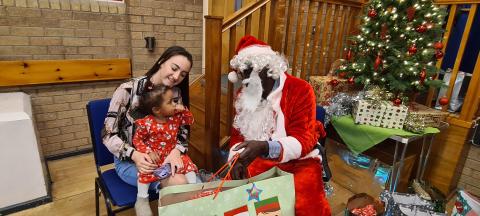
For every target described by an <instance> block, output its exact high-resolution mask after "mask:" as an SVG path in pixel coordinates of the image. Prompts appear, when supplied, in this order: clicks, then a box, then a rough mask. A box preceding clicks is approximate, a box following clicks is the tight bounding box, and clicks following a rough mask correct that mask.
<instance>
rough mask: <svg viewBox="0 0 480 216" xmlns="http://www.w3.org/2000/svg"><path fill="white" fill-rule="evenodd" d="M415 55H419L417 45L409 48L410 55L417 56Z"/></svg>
mask: <svg viewBox="0 0 480 216" xmlns="http://www.w3.org/2000/svg"><path fill="white" fill-rule="evenodd" d="M415 53H417V46H416V45H415V44H412V46H410V47H409V48H408V54H409V55H415Z"/></svg>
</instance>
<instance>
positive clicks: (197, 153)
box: [189, 76, 229, 168]
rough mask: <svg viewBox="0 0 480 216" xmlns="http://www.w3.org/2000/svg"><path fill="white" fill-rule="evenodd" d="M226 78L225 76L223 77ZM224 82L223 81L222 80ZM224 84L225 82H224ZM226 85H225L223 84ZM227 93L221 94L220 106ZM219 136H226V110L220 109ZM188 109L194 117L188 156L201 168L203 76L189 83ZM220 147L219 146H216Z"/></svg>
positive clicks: (202, 161)
mask: <svg viewBox="0 0 480 216" xmlns="http://www.w3.org/2000/svg"><path fill="white" fill-rule="evenodd" d="M224 79H226V77H225V78H224ZM224 83H225V82H224ZM225 84H226V83H225ZM224 86H226V85H224ZM226 104H227V95H226V94H225V93H223V94H221V107H227V105H226ZM220 110H221V113H220V128H221V131H220V136H221V137H227V136H228V134H229V132H228V133H227V128H228V127H227V118H226V117H227V110H226V109H220ZM190 111H191V112H192V113H193V116H194V117H195V123H194V124H193V125H192V127H191V131H190V139H189V144H190V145H189V156H190V157H191V158H192V160H193V161H194V162H195V164H197V166H199V167H201V168H205V167H206V161H205V158H204V157H203V155H204V153H203V152H204V150H203V149H204V146H205V144H206V143H205V77H203V76H201V77H200V78H198V79H197V80H195V81H194V82H193V83H192V84H190ZM218 147H220V146H218Z"/></svg>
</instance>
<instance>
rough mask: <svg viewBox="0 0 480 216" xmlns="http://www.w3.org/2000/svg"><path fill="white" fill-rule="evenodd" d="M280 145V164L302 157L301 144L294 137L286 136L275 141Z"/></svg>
mask: <svg viewBox="0 0 480 216" xmlns="http://www.w3.org/2000/svg"><path fill="white" fill-rule="evenodd" d="M276 141H278V142H280V143H281V144H282V149H283V157H282V160H281V161H280V163H286V162H288V161H291V160H294V159H298V158H300V156H301V155H302V144H301V143H300V142H299V141H298V140H297V139H295V137H292V136H287V137H282V138H280V139H278V140H276Z"/></svg>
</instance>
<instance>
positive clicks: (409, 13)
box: [407, 6, 415, 22]
mask: <svg viewBox="0 0 480 216" xmlns="http://www.w3.org/2000/svg"><path fill="white" fill-rule="evenodd" d="M414 17H415V7H413V6H412V7H409V8H407V19H408V21H409V22H411V21H412V20H413V18H414Z"/></svg>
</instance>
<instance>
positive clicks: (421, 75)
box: [420, 68, 427, 84]
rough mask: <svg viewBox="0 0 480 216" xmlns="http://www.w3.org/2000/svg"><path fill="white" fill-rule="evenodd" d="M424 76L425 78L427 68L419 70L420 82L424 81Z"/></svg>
mask: <svg viewBox="0 0 480 216" xmlns="http://www.w3.org/2000/svg"><path fill="white" fill-rule="evenodd" d="M425 78H427V70H425V68H423V69H422V71H421V72H420V83H421V84H423V83H424V82H425Z"/></svg>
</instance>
